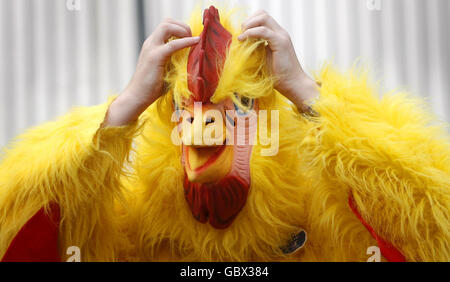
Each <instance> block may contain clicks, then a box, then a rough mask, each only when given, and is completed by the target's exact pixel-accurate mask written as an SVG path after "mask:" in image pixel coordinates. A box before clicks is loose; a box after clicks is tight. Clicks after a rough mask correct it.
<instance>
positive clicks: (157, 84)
mask: <svg viewBox="0 0 450 282" xmlns="http://www.w3.org/2000/svg"><path fill="white" fill-rule="evenodd" d="M172 37H177V38H179V39H174V40H171V41H170V42H168V40H169V39H170V38H172ZM199 40H200V38H199V37H192V33H191V29H190V27H189V26H188V25H187V24H185V23H182V22H179V21H176V20H173V19H166V20H165V21H164V22H163V23H161V24H160V25H159V26H158V27H157V28H156V29H155V31H154V32H153V33H152V34H151V35H150V36H149V37H148V38H147V39H146V40H145V42H144V44H143V46H142V49H141V53H140V55H139V59H138V63H137V67H136V71H135V73H134V75H133V77H132V79H131V81H130V83H129V84H128V86H127V87H126V88H125V90H124V91H123V92H122V93H121V94H120V95H119V97H117V99H116V100H114V102H112V103H111V105H110V107H109V110H108V115H107V117H106V119H105V123H104V124H105V125H109V126H120V125H126V124H129V123H131V122H133V121H135V120H137V119H138V118H139V116H140V115H141V114H142V112H144V111H145V110H146V109H147V108H148V107H149V106H150V105H151V104H152V103H153V102H154V101H156V100H157V99H158V98H159V97H160V96H161V95H162V94H163V91H164V85H163V84H164V82H163V75H164V69H165V64H166V62H167V60H168V59H169V58H170V56H171V55H172V54H173V53H175V52H176V51H178V50H181V49H183V48H186V47H189V46H192V45H194V44H196V43H198V42H199Z"/></svg>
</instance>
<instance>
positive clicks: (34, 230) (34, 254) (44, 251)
mask: <svg viewBox="0 0 450 282" xmlns="http://www.w3.org/2000/svg"><path fill="white" fill-rule="evenodd" d="M60 218H61V215H60V209H59V205H57V204H54V203H52V204H50V208H49V212H48V213H45V211H44V208H42V209H40V210H39V211H38V212H37V213H36V214H35V215H34V216H33V217H32V218H31V219H30V220H28V222H27V223H26V224H25V225H24V226H23V227H22V229H20V231H19V233H17V235H16V237H14V239H13V241H12V242H11V244H10V245H9V248H8V250H7V251H6V253H5V255H4V256H3V259H2V262H12V261H14V262H37V261H46V262H48V261H61V258H60V256H59V251H58V231H59V222H60Z"/></svg>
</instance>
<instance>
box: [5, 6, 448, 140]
mask: <svg viewBox="0 0 450 282" xmlns="http://www.w3.org/2000/svg"><path fill="white" fill-rule="evenodd" d="M72 1H74V2H75V6H74V7H75V8H76V7H77V3H76V2H79V4H80V6H79V7H80V9H79V10H77V9H72V10H71V9H68V8H67V3H66V2H67V1H66V0H0V146H3V145H5V144H7V142H8V141H9V140H10V139H11V138H12V137H14V136H15V135H17V134H19V133H20V132H22V131H23V130H24V129H26V128H27V127H29V126H32V125H36V124H39V123H42V122H44V121H47V120H50V119H53V118H55V117H57V116H59V115H61V114H63V113H65V112H66V111H67V110H69V109H70V108H71V107H73V106H78V105H93V104H98V103H101V102H103V101H105V99H106V97H107V96H108V95H110V94H113V93H118V92H120V90H121V89H123V88H124V87H125V86H126V84H127V82H128V80H129V79H130V77H131V75H132V73H133V70H134V66H135V63H136V59H137V56H138V53H139V48H140V45H141V43H142V41H143V39H144V38H145V36H148V35H149V34H150V33H151V31H152V30H153V29H154V27H155V26H156V25H157V24H158V23H159V22H160V21H162V20H163V19H164V18H166V17H174V18H178V19H183V20H187V18H188V17H189V14H190V11H191V10H192V9H193V8H194V7H195V6H196V4H200V5H201V6H202V7H207V6H208V5H209V4H210V3H211V2H210V1H194V0H184V1H182V0H164V1H162V0H72ZM69 2H70V1H69ZM214 3H216V4H217V3H219V4H222V5H223V4H224V3H226V4H227V5H229V6H233V5H234V4H238V5H239V6H241V7H247V8H248V10H249V13H252V12H254V11H256V10H258V9H261V8H262V9H265V10H267V11H268V12H269V13H270V14H272V15H273V16H274V17H275V19H276V20H278V21H279V22H280V23H281V25H283V26H284V27H285V28H286V29H287V30H288V31H289V32H290V34H291V35H292V38H293V41H294V44H295V47H296V49H297V52H298V55H299V57H300V58H301V61H302V64H303V65H304V66H305V68H306V69H307V70H316V69H318V68H319V67H320V66H321V64H322V63H323V62H324V61H325V60H329V59H332V60H333V61H334V63H335V64H336V65H338V66H339V67H341V68H348V67H350V66H351V64H352V63H353V62H354V61H355V60H356V59H361V60H362V61H363V62H366V63H368V64H369V65H370V66H371V68H372V70H373V75H374V78H375V79H379V80H381V82H382V84H383V85H384V86H385V88H386V89H392V88H401V89H408V90H410V91H411V92H412V93H414V94H415V95H421V96H424V97H426V98H427V100H428V101H429V102H430V104H431V106H432V107H433V110H434V111H435V113H436V114H437V115H438V116H439V117H440V118H441V119H442V120H446V121H447V122H448V121H450V110H449V108H450V98H449V96H450V79H449V78H450V55H449V49H450V48H449V47H450V19H449V16H450V0H314V1H313V0H279V1H275V0H273V1H269V0H239V1H216V2H214ZM69 7H70V5H69Z"/></svg>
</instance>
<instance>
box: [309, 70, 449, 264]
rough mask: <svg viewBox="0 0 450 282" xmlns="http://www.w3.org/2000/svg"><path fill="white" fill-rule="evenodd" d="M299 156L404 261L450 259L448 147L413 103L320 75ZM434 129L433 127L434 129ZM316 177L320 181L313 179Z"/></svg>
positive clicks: (353, 78) (354, 79)
mask: <svg viewBox="0 0 450 282" xmlns="http://www.w3.org/2000/svg"><path fill="white" fill-rule="evenodd" d="M317 79H318V81H320V82H321V89H320V94H321V97H320V99H319V101H318V102H317V103H316V104H315V105H314V110H315V111H317V112H318V113H319V114H320V117H318V118H317V120H316V122H310V123H308V126H309V129H308V130H309V131H308V136H309V137H307V138H305V139H304V141H303V143H302V150H306V151H308V154H309V156H310V162H309V163H310V164H311V168H310V169H311V170H313V171H315V172H317V173H318V174H320V177H321V178H322V179H324V181H327V182H328V184H329V186H330V187H333V188H332V190H334V191H333V192H332V193H338V194H341V195H342V197H340V198H342V199H348V197H350V196H353V197H354V200H355V203H356V206H357V209H358V210H359V213H360V214H361V216H362V217H363V219H364V220H365V221H366V222H367V223H368V224H369V225H370V226H371V227H372V228H373V229H374V230H375V232H376V233H377V234H378V235H379V236H380V237H382V238H384V239H385V240H387V241H388V242H390V243H392V244H393V245H394V246H395V247H397V248H398V249H399V250H400V251H401V253H402V254H403V255H404V256H405V257H406V260H407V261H448V260H450V222H449V216H450V146H449V145H450V142H449V139H448V134H447V133H446V131H445V130H444V129H443V128H442V126H438V125H437V122H436V121H433V118H432V116H431V115H430V114H428V113H427V111H425V110H423V109H421V108H423V102H422V101H421V100H419V99H416V98H412V97H408V96H407V95H406V94H402V93H387V94H386V95H384V96H383V97H382V98H379V97H378V95H377V93H376V91H375V89H374V88H373V87H371V86H370V83H368V79H367V73H365V72H362V71H352V72H349V73H347V74H342V73H338V72H336V71H334V70H332V69H331V68H330V67H326V68H324V70H323V71H322V72H321V74H320V75H319V77H318V78H317ZM432 122H434V125H433V124H432ZM318 176H319V175H318Z"/></svg>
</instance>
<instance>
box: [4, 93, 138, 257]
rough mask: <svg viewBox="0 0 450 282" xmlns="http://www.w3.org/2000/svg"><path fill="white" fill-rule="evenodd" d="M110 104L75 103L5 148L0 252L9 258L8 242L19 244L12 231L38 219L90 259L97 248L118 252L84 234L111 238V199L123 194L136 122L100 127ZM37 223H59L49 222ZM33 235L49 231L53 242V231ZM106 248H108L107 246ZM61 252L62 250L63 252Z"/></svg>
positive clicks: (65, 242) (9, 243)
mask: <svg viewBox="0 0 450 282" xmlns="http://www.w3.org/2000/svg"><path fill="white" fill-rule="evenodd" d="M108 105H109V102H108V103H105V104H102V105H99V106H94V107H81V108H77V109H74V110H72V111H71V112H70V113H68V114H67V115H65V116H63V117H61V118H59V119H57V120H55V121H51V122H48V123H45V124H42V125H40V126H37V127H34V128H32V129H30V130H28V131H27V132H25V133H24V134H22V135H20V136H18V137H17V138H16V139H15V140H14V141H13V142H12V143H11V144H10V145H9V146H8V147H7V148H6V149H4V154H3V156H2V159H1V162H0V258H1V257H3V256H4V255H5V253H6V251H7V250H8V254H9V256H10V257H11V248H10V249H8V247H9V246H10V245H13V244H12V242H13V240H14V242H17V240H16V239H18V238H15V237H20V238H22V237H23V236H22V235H21V234H22V233H23V232H24V229H26V228H29V226H30V224H31V225H32V226H33V224H32V222H33V220H41V221H42V222H48V220H51V221H57V222H55V224H56V225H57V226H58V228H57V231H58V236H57V238H58V240H59V242H60V243H61V246H62V247H64V246H65V245H69V246H78V247H79V248H81V249H82V251H84V250H85V255H84V258H86V259H94V258H93V253H94V252H97V257H100V259H101V256H102V255H108V256H109V255H111V258H112V257H113V256H112V254H111V252H113V250H112V249H111V248H110V249H108V250H105V249H99V248H101V247H97V249H96V250H92V247H91V246H89V242H88V240H87V238H88V237H91V240H93V241H92V242H93V243H92V244H93V245H94V244H95V243H98V242H96V239H97V240H101V238H97V237H101V236H105V238H103V239H107V238H108V236H107V234H108V232H109V233H110V234H112V233H114V232H115V225H114V219H113V218H114V216H113V215H112V214H111V213H112V210H114V209H113V208H112V205H113V201H114V199H115V198H116V197H120V184H119V176H120V174H121V170H122V164H123V162H124V159H125V158H126V156H127V154H128V152H129V150H130V147H131V140H132V138H133V137H134V134H135V133H136V130H137V122H136V123H134V124H131V125H128V126H122V127H102V126H101V124H102V122H103V120H104V118H105V114H106V112H107V109H108ZM36 217H37V219H36ZM55 219H56V220H55ZM59 221H60V222H59ZM30 222H31V223H30ZM100 222H102V226H100ZM34 226H35V225H34ZM40 226H43V227H46V228H50V229H52V228H53V229H55V228H54V225H51V224H41V225H40ZM94 230H95V232H94ZM19 231H20V232H19ZM41 231H42V230H41ZM32 233H33V232H32ZM35 234H47V235H48V236H44V238H41V240H44V241H45V240H46V239H49V240H53V241H54V240H55V236H54V231H53V232H46V231H45V230H44V231H42V232H41V233H35ZM21 236H22V237H21ZM111 236H112V235H111ZM25 237H26V236H25ZM20 238H19V239H20ZM26 238H27V237H26ZM29 239H30V240H36V238H29ZM21 240H22V242H23V241H24V240H23V238H22V239H21ZM19 241H20V240H19ZM25 241H26V240H25ZM47 243H48V242H47ZM16 245H17V244H16ZM19 245H20V244H19ZM97 245H98V244H97ZM104 246H106V247H105V248H108V244H104ZM21 248H22V247H21V246H18V248H17V250H19V251H20V250H21ZM64 251H65V249H64V250H62V249H61V250H60V253H61V254H62V255H65V252H64ZM12 252H13V254H14V250H12ZM107 252H108V254H106V253H107ZM36 255H37V256H39V254H35V256H36ZM12 257H14V256H12ZM82 257H83V254H82ZM16 259H17V260H23V259H24V258H20V256H19V257H17V258H16ZM26 260H33V257H29V258H28V259H26Z"/></svg>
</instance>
